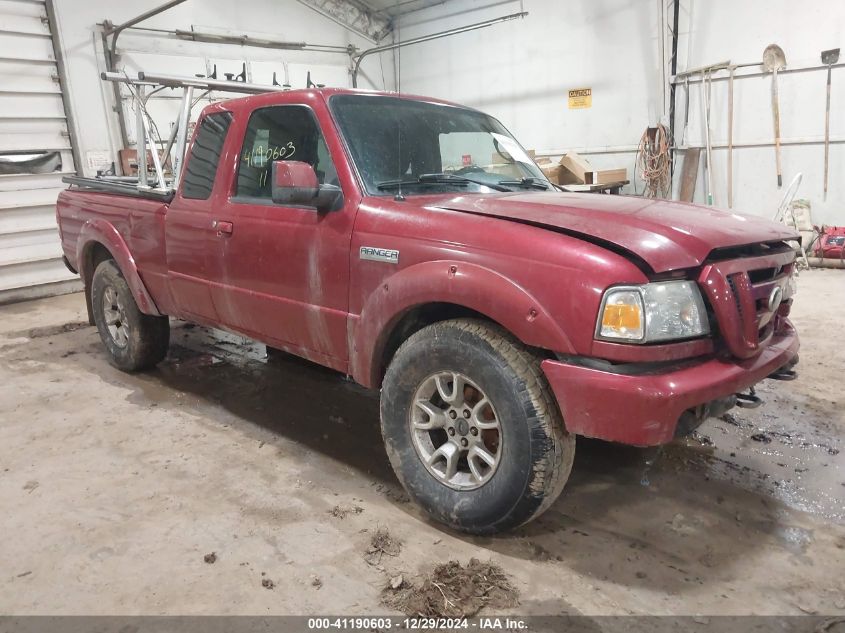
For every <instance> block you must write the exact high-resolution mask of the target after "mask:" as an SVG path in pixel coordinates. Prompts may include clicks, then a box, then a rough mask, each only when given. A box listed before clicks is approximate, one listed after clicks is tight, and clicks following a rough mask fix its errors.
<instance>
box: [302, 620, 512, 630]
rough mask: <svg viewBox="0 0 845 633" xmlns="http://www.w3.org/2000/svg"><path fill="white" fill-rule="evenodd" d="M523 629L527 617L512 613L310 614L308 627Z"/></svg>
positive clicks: (342, 628)
mask: <svg viewBox="0 0 845 633" xmlns="http://www.w3.org/2000/svg"><path fill="white" fill-rule="evenodd" d="M394 628H395V629H404V630H411V631H431V630H438V631H468V630H476V631H523V630H526V629H527V628H528V625H527V623H526V621H525V620H523V619H520V618H513V617H504V618H500V617H481V618H472V619H469V618H435V617H413V618H410V617H398V618H397V617H334V618H331V617H325V618H309V619H308V630H310V631H319V630H347V631H371V630H375V631H387V630H391V629H394Z"/></svg>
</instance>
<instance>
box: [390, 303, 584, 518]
mask: <svg viewBox="0 0 845 633" xmlns="http://www.w3.org/2000/svg"><path fill="white" fill-rule="evenodd" d="M440 372H459V373H460V374H461V375H462V376H461V379H463V378H466V379H468V380H469V381H471V383H474V384H472V385H470V389H469V390H468V391H467V390H466V389H465V388H462V389H461V392H462V394H463V393H471V392H473V391H476V390H477V391H478V392H480V394H481V396H486V398H487V399H488V400H489V402H490V404H491V405H492V408H493V409H494V411H493V412H492V414H490V415H489V417H490V418H494V419H495V420H496V421H497V422H496V423H497V424H498V428H497V429H496V431H495V433H496V437H495V438H494V439H495V443H496V445H497V446H496V447H492V448H490V451H489V452H490V453H491V454H492V452H493V451H494V450H495V451H496V453H497V455H498V460H497V463H496V466H495V467H494V468H493V470H492V471H488V472H489V474H487V475H486V476H487V477H489V478H488V479H486V480H483V479H482V478H478V477H477V476H476V475H473V474H469V475H468V477H469V478H470V479H472V478H475V480H476V481H475V482H474V483H473V484H471V485H476V486H477V487H475V488H473V489H455V488H454V486H455V485H458V484H455V482H454V481H453V480H450V481H449V483H445V482H444V481H443V480H442V479H443V474H442V473H441V475H440V478H438V475H436V474H433V473H432V472H430V470H429V466H426V465H425V464H424V463H423V457H422V456H421V455H422V453H421V452H420V451H421V449H419V448H417V446H418V445H421V443H422V442H428V440H426V439H425V433H426V431H423V432H420V431H419V430H415V429H413V428H412V419H419V414H412V401H413V400H414V398H418V397H419V393H420V391H419V390H422V389H425V386H426V385H431V384H432V383H431V381H432V380H435V381H436V380H437V379H436V378H433V377H434V376H438V375H441V374H440ZM453 375H454V374H453ZM456 380H457V377H456ZM435 384H437V389H436V391H439V383H435ZM450 389H451V390H452V395H453V397H455V394H457V392H458V389H457V388H456V387H455V385H454V382H453V383H452V385H451V386H450ZM477 397H478V396H477ZM437 398H438V394H437V393H436V392H435V393H434V396H433V398H432V399H433V400H437ZM441 401H442V402H443V403H444V404H443V406H444V407H447V409H445V410H444V411H446V413H447V415H446V417H444V418H440V415H439V414H440V412H437V418H438V420H445V423H446V424H447V429H446V431H448V432H449V433H451V436H450V437H451V438H453V440H454V438H455V437H459V436H460V437H459V440H460V442H463V441H464V439H469V440H470V441H473V439H472V437H471V436H470V435H469V434H468V433H467V431H468V430H469V431H473V429H472V428H469V429H467V425H466V424H464V425H463V426H462V428H458V427H457V426H455V424H457V423H459V422H460V417H461V416H458V418H457V421H456V422H449V419H446V418H448V417H449V416H450V415H451V411H450V410H448V407H449V406H451V405H450V404H449V402H447V401H445V400H441ZM463 401H464V396H463V395H462V396H461V400H460V402H463ZM454 402H458V400H454ZM426 404H427V405H428V404H431V403H428V402H427V403H426ZM460 406H463V407H467V406H469V405H466V404H462V405H460ZM423 411H425V409H423ZM473 411H474V410H473ZM414 415H416V418H414ZM430 419H431V417H430V416H429V415H428V413H425V414H424V415H423V418H422V420H423V423H425V420H430ZM450 419H452V420H455V419H454V418H450ZM475 420H476V416H475V413H474V412H473V414H472V417H471V418H470V419H469V420H468V421H469V422H470V426H472V422H474V421H475ZM381 428H382V435H383V437H384V442H385V446H386V448H387V454H388V457H389V458H390V462H391V464H392V466H393V469H394V471H395V472H396V475H397V477H398V478H399V481H400V482H401V483H402V485H403V486H404V487H405V489H406V490H407V491H408V494H409V495H410V496H411V497H412V498H413V499H414V500H415V501H416V502H417V503H419V504H420V505H421V506H422V507H423V508H424V509H425V510H426V511H427V512H428V513H429V514H430V515H431V516H432V517H434V518H435V519H437V520H438V521H441V522H443V523H446V524H448V525H449V526H451V527H453V528H456V529H458V530H461V531H464V532H469V533H473V534H490V533H494V532H499V531H502V530H507V529H511V528H515V527H517V526H519V525H523V524H525V523H527V522H528V521H531V520H532V519H534V518H536V517H537V516H539V515H540V514H541V513H543V512H544V511H545V510H546V509H547V508H548V507H549V506H550V505H551V504H552V502H553V501H554V500H555V499H556V498H557V497H558V496H559V495H560V493H561V492H562V491H563V487H564V485H565V483H566V480H567V479H568V478H569V472H570V470H571V469H572V461H573V459H574V457H575V436H574V435H572V434H570V433H568V432H567V431H566V429H565V428H564V424H563V419H562V417H561V414H560V410H559V409H558V406H557V403H556V401H555V399H554V397H553V395H552V393H551V389H550V387H549V385H548V383H547V381H546V378H545V376H544V375H543V372H542V370H541V369H540V359H539V358H538V357H537V356H536V355H535V354H533V353H531V352H530V351H529V350H528V349H526V348H525V346H524V345H522V344H521V343H520V342H519V341H518V340H516V339H515V338H514V337H513V336H511V335H510V334H509V333H507V332H506V331H505V330H503V329H502V328H499V327H498V326H495V325H493V324H490V323H487V322H484V321H480V320H475V319H458V320H452V321H443V322H441V323H435V324H434V325H430V326H428V327H426V328H423V329H422V330H420V331H419V332H417V333H415V334H414V335H413V336H411V337H410V338H409V339H408V340H407V341H405V343H404V344H403V345H402V346H401V347H400V348H399V350H398V351H397V352H396V354H395V356H394V357H393V360H392V362H391V363H390V366H389V367H388V369H387V373H386V375H385V378H384V383H383V385H382V393H381ZM438 433H440V431H439V430H434V431H431V433H430V435H431V434H438ZM481 433H482V434H483V433H485V431H482V432H481ZM499 434H500V435H499ZM447 435H448V433H446V434H441V435H438V436H437V437H439V438H441V439H442V441H443V442H444V444H445V443H446V442H448V441H450V440H449V437H447ZM473 435H475V436H476V437H477V436H478V435H479V433H478V429H476V430H475V432H474V433H473ZM419 437H422V438H423V439H422V440H419V439H418V438H419ZM476 441H477V440H476ZM431 445H432V446H434V447H436V443H435V442H434V441H432V444H431ZM463 446H466V444H463ZM423 450H424V449H423ZM459 450H460V449H459ZM434 452H437V450H435V451H434ZM458 463H459V464H461V463H463V464H464V465H465V467H466V469H467V470H471V469H470V468H469V466H468V465H467V464H468V463H467V462H466V461H464V462H458ZM459 468H460V467H459ZM441 470H443V471H446V466H445V463H444V466H443V467H442V468H441ZM461 476H463V475H460V474H458V475H456V477H461ZM479 481H483V483H480V485H479V484H478V482H479Z"/></svg>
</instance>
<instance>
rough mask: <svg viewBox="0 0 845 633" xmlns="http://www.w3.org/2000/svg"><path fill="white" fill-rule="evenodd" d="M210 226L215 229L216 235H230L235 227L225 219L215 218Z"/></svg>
mask: <svg viewBox="0 0 845 633" xmlns="http://www.w3.org/2000/svg"><path fill="white" fill-rule="evenodd" d="M211 226H212V228H215V229H217V237H225V236H227V235H231V234H232V231H233V230H234V228H235V226H234V225H233V224H232V223H231V222H227V221H225V220H215V221H214V223H213V224H212V225H211Z"/></svg>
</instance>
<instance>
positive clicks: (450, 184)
mask: <svg viewBox="0 0 845 633" xmlns="http://www.w3.org/2000/svg"><path fill="white" fill-rule="evenodd" d="M330 105H331V109H332V112H333V114H334V115H335V118H336V120H337V122H338V125H339V126H340V131H341V133H342V134H343V136H344V138H345V139H346V143H347V145H348V146H349V150H350V152H351V153H352V159H353V160H354V161H355V165H356V166H357V168H358V172H359V173H360V175H361V177H362V179H363V180H364V185H365V187H366V189H367V192H368V193H370V194H372V195H393V194H394V193H395V192H396V190H397V189H398V188H399V187H401V188H402V192H403V193H407V194H421V193H432V192H439V191H443V192H451V191H467V190H469V191H477V192H487V191H515V190H518V189H543V190H547V189H552V185H551V184H550V183H549V181H548V180H547V179H546V178H545V176H543V172H541V171H540V169H539V168H538V167H537V165H535V164H534V161H533V160H532V159H531V157H529V156H528V154H527V153H526V152H525V150H523V149H522V147H521V146H520V145H519V143H517V142H516V140H514V138H513V137H512V136H511V135H510V134H509V133H508V131H507V130H506V129H505V128H504V127H503V126H502V124H501V123H499V122H498V121H497V120H496V119H494V118H492V117H490V116H487V115H486V114H483V113H481V112H476V111H474V110H467V109H464V108H459V107H456V106H449V105H441V104H436V103H426V102H423V101H414V100H410V99H401V98H398V97H385V96H379V95H336V96H334V97H332V98H331V100H330Z"/></svg>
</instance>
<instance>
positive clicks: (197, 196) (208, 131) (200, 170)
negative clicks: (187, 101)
mask: <svg viewBox="0 0 845 633" xmlns="http://www.w3.org/2000/svg"><path fill="white" fill-rule="evenodd" d="M231 123H232V114H231V113H229V112H218V113H215V114H209V115H208V116H206V117H205V118H203V120H202V121H201V122H200V125H199V130H197V135H196V137H195V138H194V143H193V145H192V146H191V155H190V156H189V157H188V164H187V166H186V167H185V175H184V177H183V179H182V197H183V198H190V199H193V200H208V198H209V197H210V196H211V190H212V189H213V188H214V179H215V177H216V176H217V167H218V165H219V163H220V152H221V151H222V150H223V143H224V142H225V141H226V134H227V133H228V131H229V126H230V124H231Z"/></svg>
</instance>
